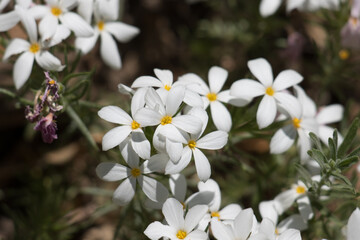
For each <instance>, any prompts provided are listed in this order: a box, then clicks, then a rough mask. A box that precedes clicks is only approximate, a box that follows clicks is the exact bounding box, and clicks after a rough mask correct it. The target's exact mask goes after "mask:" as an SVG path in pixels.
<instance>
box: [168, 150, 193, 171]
mask: <svg viewBox="0 0 360 240" xmlns="http://www.w3.org/2000/svg"><path fill="white" fill-rule="evenodd" d="M181 155H182V156H181V158H180V160H179V162H177V163H176V164H175V163H173V162H172V161H169V162H168V164H167V165H166V168H165V174H175V173H180V172H181V171H182V170H183V169H184V168H186V166H187V165H189V162H190V160H191V156H192V151H191V150H190V148H189V147H188V146H186V147H184V149H183V152H182V154H181Z"/></svg>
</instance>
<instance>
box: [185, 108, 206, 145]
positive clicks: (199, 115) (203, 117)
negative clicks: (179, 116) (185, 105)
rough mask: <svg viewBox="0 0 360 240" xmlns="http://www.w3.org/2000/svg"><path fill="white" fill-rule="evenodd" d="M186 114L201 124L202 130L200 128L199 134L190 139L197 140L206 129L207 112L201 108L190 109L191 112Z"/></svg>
mask: <svg viewBox="0 0 360 240" xmlns="http://www.w3.org/2000/svg"><path fill="white" fill-rule="evenodd" d="M188 114H189V115H191V116H195V117H197V118H199V119H200V120H201V122H202V128H201V131H200V132H199V134H197V135H196V136H193V135H192V138H194V139H198V138H199V137H200V136H201V135H202V133H203V132H204V131H205V129H206V127H207V124H208V121H209V116H208V114H207V112H206V111H205V110H204V109H203V108H201V107H193V108H191V110H190V111H189V112H188Z"/></svg>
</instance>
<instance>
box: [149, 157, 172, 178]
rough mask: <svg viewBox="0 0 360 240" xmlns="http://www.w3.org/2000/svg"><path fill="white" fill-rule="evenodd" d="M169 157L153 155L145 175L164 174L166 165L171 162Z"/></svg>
mask: <svg viewBox="0 0 360 240" xmlns="http://www.w3.org/2000/svg"><path fill="white" fill-rule="evenodd" d="M169 160H170V159H169V156H168V155H167V154H166V153H158V154H155V155H152V156H151V158H150V159H149V161H148V164H147V166H146V168H145V169H144V173H145V174H146V173H150V172H159V173H164V172H165V167H166V164H167V163H168V162H169Z"/></svg>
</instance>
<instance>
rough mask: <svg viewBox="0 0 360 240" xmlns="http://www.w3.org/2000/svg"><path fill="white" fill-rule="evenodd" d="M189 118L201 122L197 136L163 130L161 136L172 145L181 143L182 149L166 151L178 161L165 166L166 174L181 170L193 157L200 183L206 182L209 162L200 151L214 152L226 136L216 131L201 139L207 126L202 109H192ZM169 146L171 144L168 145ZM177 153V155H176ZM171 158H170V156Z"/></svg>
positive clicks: (169, 129)
mask: <svg viewBox="0 0 360 240" xmlns="http://www.w3.org/2000/svg"><path fill="white" fill-rule="evenodd" d="M189 116H196V117H197V118H198V119H201V120H202V126H203V128H202V130H201V132H200V133H198V134H190V135H189V134H187V133H184V132H181V131H174V130H173V129H172V128H164V130H163V135H164V136H165V137H166V138H168V139H169V140H170V141H172V142H174V143H181V146H182V145H184V146H185V147H184V148H180V149H179V148H177V149H176V148H172V149H167V152H168V154H169V155H170V154H172V155H173V156H174V158H175V160H177V156H179V157H180V160H178V161H175V162H174V161H170V162H169V163H168V165H167V166H166V174H174V173H178V172H180V171H181V170H183V169H184V168H185V167H186V166H187V165H188V164H189V162H190V160H191V157H192V156H194V161H195V167H196V171H197V174H198V176H199V178H200V180H201V181H206V180H208V179H209V177H210V175H211V167H210V163H209V160H208V159H207V157H206V156H205V154H204V153H203V152H202V151H201V150H200V149H208V150H216V149H221V148H222V147H224V146H225V144H226V143H227V139H228V134H227V133H226V132H224V131H221V130H218V131H214V132H211V133H208V134H207V135H205V136H203V137H201V135H202V133H203V132H204V130H205V127H206V126H207V121H208V116H207V113H206V112H205V110H203V109H202V108H193V109H191V110H190V112H189ZM167 146H171V143H169V145H167ZM176 151H177V153H176ZM170 157H171V156H170Z"/></svg>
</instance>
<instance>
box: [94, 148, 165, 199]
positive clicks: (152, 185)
mask: <svg viewBox="0 0 360 240" xmlns="http://www.w3.org/2000/svg"><path fill="white" fill-rule="evenodd" d="M126 160H127V164H128V165H129V167H130V168H128V167H126V166H123V165H121V164H118V163H111V162H103V163H100V164H99V165H98V166H97V167H96V174H97V175H98V176H99V177H100V178H101V179H103V180H105V181H111V182H112V181H121V180H124V181H123V182H122V183H121V184H120V186H119V187H118V188H117V189H116V190H115V192H114V194H113V201H114V202H115V203H117V204H119V205H126V204H127V203H129V202H130V201H131V199H132V198H133V197H134V195H135V190H136V182H138V183H139V185H140V187H141V189H142V190H143V192H144V193H145V195H146V196H147V197H148V198H149V199H151V200H153V201H164V199H166V198H167V196H168V191H167V189H166V188H165V187H164V185H162V184H161V183H159V182H158V181H156V180H155V179H153V178H150V177H148V176H146V175H145V174H149V173H152V172H156V171H157V170H158V169H157V165H156V164H152V163H151V162H149V161H148V160H146V161H145V162H144V163H143V164H142V165H140V166H139V158H138V157H137V156H136V155H134V154H131V155H129V156H128V157H127V159H126Z"/></svg>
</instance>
